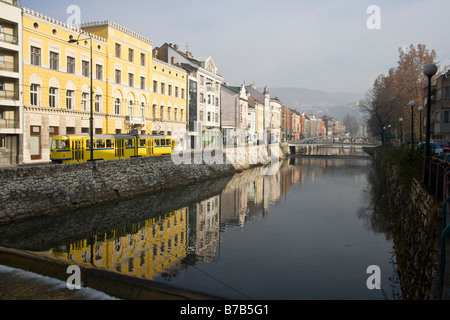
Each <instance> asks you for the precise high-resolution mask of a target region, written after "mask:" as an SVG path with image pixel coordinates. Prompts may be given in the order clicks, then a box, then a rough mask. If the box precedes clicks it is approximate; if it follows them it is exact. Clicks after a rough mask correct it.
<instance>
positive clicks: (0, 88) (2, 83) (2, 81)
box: [0, 79, 5, 91]
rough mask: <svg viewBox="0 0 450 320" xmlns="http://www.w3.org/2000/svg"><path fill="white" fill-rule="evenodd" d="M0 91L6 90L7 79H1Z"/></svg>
mask: <svg viewBox="0 0 450 320" xmlns="http://www.w3.org/2000/svg"><path fill="white" fill-rule="evenodd" d="M0 91H5V81H4V80H3V79H0Z"/></svg>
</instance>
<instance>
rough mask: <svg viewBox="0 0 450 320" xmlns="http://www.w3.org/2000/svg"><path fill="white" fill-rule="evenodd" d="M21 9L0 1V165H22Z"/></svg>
mask: <svg viewBox="0 0 450 320" xmlns="http://www.w3.org/2000/svg"><path fill="white" fill-rule="evenodd" d="M21 41H22V9H21V8H20V7H19V6H18V3H17V1H14V0H1V1H0V165H1V164H16V163H20V162H22V141H23V99H22V93H21V92H22V90H21V86H22V74H23V69H22V63H21V61H22V46H21Z"/></svg>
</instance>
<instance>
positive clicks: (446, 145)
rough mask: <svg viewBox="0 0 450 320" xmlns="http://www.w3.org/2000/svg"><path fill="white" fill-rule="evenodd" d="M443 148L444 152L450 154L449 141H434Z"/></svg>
mask: <svg viewBox="0 0 450 320" xmlns="http://www.w3.org/2000/svg"><path fill="white" fill-rule="evenodd" d="M434 142H436V143H437V144H438V145H440V146H441V149H442V150H443V151H444V152H450V143H449V142H448V141H434Z"/></svg>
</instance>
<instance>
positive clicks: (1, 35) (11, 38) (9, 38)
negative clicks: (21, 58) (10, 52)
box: [0, 32, 19, 44]
mask: <svg viewBox="0 0 450 320" xmlns="http://www.w3.org/2000/svg"><path fill="white" fill-rule="evenodd" d="M0 41H3V42H8V43H12V44H18V43H19V41H18V38H17V36H15V35H13V34H9V33H6V32H0Z"/></svg>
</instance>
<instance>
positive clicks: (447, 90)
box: [445, 87, 450, 99]
mask: <svg viewBox="0 0 450 320" xmlns="http://www.w3.org/2000/svg"><path fill="white" fill-rule="evenodd" d="M445 98H446V99H448V98H450V87H445Z"/></svg>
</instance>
